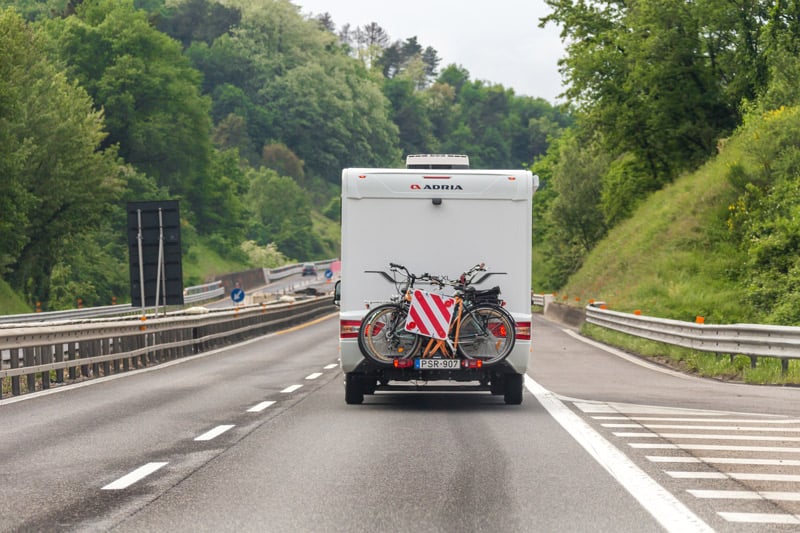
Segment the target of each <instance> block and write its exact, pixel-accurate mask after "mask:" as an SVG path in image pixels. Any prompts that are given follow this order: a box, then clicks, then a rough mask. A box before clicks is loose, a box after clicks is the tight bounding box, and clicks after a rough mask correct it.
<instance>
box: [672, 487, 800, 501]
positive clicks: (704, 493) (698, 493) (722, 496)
mask: <svg viewBox="0 0 800 533" xmlns="http://www.w3.org/2000/svg"><path fill="white" fill-rule="evenodd" d="M686 492H688V493H689V494H691V495H692V496H694V497H695V498H700V499H711V500H771V501H781V502H800V492H772V491H755V490H687V491H686Z"/></svg>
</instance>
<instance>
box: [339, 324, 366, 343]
mask: <svg viewBox="0 0 800 533" xmlns="http://www.w3.org/2000/svg"><path fill="white" fill-rule="evenodd" d="M360 329H361V321H360V320H340V321H339V338H340V339H357V338H358V331H359V330H360Z"/></svg>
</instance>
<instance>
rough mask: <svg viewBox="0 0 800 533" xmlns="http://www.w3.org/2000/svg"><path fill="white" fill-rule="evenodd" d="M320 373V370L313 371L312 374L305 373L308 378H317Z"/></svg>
mask: <svg viewBox="0 0 800 533" xmlns="http://www.w3.org/2000/svg"><path fill="white" fill-rule="evenodd" d="M321 375H322V372H314V373H313V374H309V375H307V376H306V379H308V380H312V379H317V378H318V377H320V376H321Z"/></svg>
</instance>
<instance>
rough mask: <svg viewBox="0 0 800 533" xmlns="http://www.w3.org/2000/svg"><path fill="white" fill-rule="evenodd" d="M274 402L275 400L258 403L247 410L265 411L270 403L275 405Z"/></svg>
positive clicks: (252, 411)
mask: <svg viewBox="0 0 800 533" xmlns="http://www.w3.org/2000/svg"><path fill="white" fill-rule="evenodd" d="M274 403H275V402H274V401H271V400H269V401H266V402H261V403H257V404H255V405H254V406H253V407H251V408H250V409H248V410H247V412H248V413H260V412H261V411H263V410H264V409H266V408H267V407H269V406H270V405H273V404H274Z"/></svg>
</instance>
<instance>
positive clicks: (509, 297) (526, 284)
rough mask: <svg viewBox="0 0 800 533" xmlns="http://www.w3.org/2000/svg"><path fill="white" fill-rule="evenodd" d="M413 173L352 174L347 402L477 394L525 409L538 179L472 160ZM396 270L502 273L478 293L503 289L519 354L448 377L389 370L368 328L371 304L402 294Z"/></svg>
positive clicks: (347, 208)
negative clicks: (371, 344)
mask: <svg viewBox="0 0 800 533" xmlns="http://www.w3.org/2000/svg"><path fill="white" fill-rule="evenodd" d="M406 167H407V168H405V169H389V168H347V169H344V170H343V171H342V271H341V282H340V286H338V285H337V297H336V298H337V301H338V303H339V305H340V313H339V318H340V335H339V348H340V358H341V359H340V360H341V368H342V370H343V372H344V374H345V400H346V402H347V403H362V401H363V399H364V395H365V394H373V393H375V392H376V391H381V390H392V389H400V390H403V389H405V390H407V389H410V388H412V389H414V390H432V389H433V390H463V389H464V388H469V389H471V390H476V389H477V390H487V391H490V392H491V393H493V394H502V395H504V398H505V401H506V403H509V404H516V403H520V402H521V401H522V387H523V375H524V374H525V370H526V369H527V366H528V359H529V356H530V352H531V340H530V339H531V303H530V295H531V224H532V212H531V210H532V201H533V193H534V191H535V190H536V188H537V187H538V177H537V176H535V175H532V174H531V172H529V171H526V170H476V169H470V168H469V160H468V157H467V156H463V155H435V156H434V155H416V156H408V158H407V160H406ZM390 263H398V264H402V265H404V266H405V267H407V268H408V270H409V271H410V272H412V273H415V274H422V273H430V274H434V275H440V276H448V277H450V278H451V279H452V278H454V277H457V276H458V275H459V274H461V273H462V272H465V271H467V270H468V269H470V268H471V267H472V266H474V265H476V264H478V263H485V265H486V268H487V273H496V274H497V275H494V276H492V277H490V278H488V280H486V281H484V282H483V283H482V285H481V286H479V287H478V288H489V287H490V286H495V285H498V286H499V287H500V290H501V295H500V297H501V298H502V300H504V301H505V309H506V310H507V311H509V312H510V313H511V315H512V316H513V318H514V322H515V332H516V341H515V343H514V348H513V350H512V351H511V353H510V354H509V355H508V356H507V357H506V358H505V359H504V360H503V361H501V362H499V363H497V364H495V365H491V366H484V367H479V368H469V367H467V366H466V365H465V366H464V367H459V368H455V369H446V370H445V369H434V370H421V369H415V368H413V367H403V368H396V367H386V366H381V365H375V364H374V363H373V362H372V361H370V360H369V359H366V358H365V357H364V355H363V354H362V352H361V350H360V349H359V345H358V331H359V327H360V325H361V320H362V319H363V318H364V316H365V315H366V313H367V312H368V311H369V309H370V307H372V306H375V305H379V304H380V303H385V302H386V301H388V300H389V299H390V297H391V296H392V294H393V293H394V292H396V288H395V286H394V285H393V284H392V283H389V282H388V281H387V279H386V277H385V276H381V275H376V274H375V271H384V272H388V271H389V265H390ZM434 382H439V383H438V384H437V385H432V384H433V383H434ZM443 382H444V383H443ZM447 382H449V383H447Z"/></svg>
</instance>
